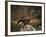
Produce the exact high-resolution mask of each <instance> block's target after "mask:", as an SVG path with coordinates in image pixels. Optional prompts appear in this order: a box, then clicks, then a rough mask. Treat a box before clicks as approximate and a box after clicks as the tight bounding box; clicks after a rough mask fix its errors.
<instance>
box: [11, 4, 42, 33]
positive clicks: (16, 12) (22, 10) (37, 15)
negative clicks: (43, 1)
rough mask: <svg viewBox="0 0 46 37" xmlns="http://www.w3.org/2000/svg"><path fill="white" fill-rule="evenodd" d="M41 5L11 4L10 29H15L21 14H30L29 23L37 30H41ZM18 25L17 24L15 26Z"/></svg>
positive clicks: (13, 30)
mask: <svg viewBox="0 0 46 37" xmlns="http://www.w3.org/2000/svg"><path fill="white" fill-rule="evenodd" d="M41 10H42V7H41V6H23V5H11V31H12V32H15V31H16V29H17V28H16V26H17V25H16V24H17V22H18V21H19V19H20V18H21V17H22V16H30V19H31V22H30V23H31V25H32V26H33V27H34V28H35V29H36V30H37V31H39V30H42V22H41V20H42V12H41ZM17 27H18V26H17Z"/></svg>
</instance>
